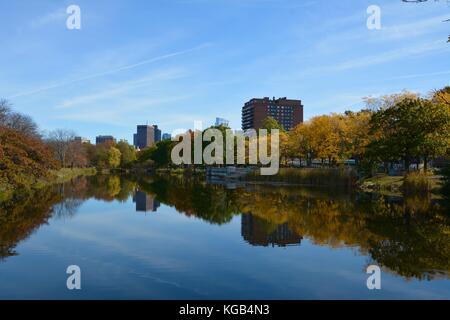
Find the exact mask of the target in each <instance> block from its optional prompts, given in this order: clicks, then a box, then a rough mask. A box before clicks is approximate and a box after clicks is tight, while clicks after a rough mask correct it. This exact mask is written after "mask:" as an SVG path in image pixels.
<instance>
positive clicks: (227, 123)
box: [216, 118, 230, 128]
mask: <svg viewBox="0 0 450 320" xmlns="http://www.w3.org/2000/svg"><path fill="white" fill-rule="evenodd" d="M218 126H224V127H228V128H229V127H230V121H228V120H227V119H224V118H216V127H218Z"/></svg>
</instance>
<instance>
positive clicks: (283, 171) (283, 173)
mask: <svg viewBox="0 0 450 320" xmlns="http://www.w3.org/2000/svg"><path fill="white" fill-rule="evenodd" d="M246 179H247V180H249V181H264V182H275V183H290V184H299V185H307V186H330V187H353V186H355V185H356V182H357V174H356V171H355V170H353V169H350V168H280V170H279V172H278V174H276V175H273V176H262V175H260V174H259V171H256V172H252V173H250V174H248V175H247V177H246Z"/></svg>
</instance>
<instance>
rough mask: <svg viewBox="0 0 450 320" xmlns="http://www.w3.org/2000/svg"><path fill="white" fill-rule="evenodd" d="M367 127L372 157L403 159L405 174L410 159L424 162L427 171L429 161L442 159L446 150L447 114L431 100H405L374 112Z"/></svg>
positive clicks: (444, 109) (446, 111) (448, 122)
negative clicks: (436, 158)
mask: <svg viewBox="0 0 450 320" xmlns="http://www.w3.org/2000/svg"><path fill="white" fill-rule="evenodd" d="M370 127H371V132H372V133H373V134H374V139H373V141H372V142H371V143H370V145H369V149H370V153H371V154H372V155H376V156H377V157H379V158H380V159H383V160H389V161H392V160H396V159H403V161H404V163H405V167H406V170H409V166H410V163H411V160H412V159H413V157H419V158H423V159H424V162H425V170H426V169H427V162H428V160H429V157H431V156H433V157H434V156H439V155H442V154H444V153H445V149H446V148H448V145H449V134H450V132H449V130H450V129H449V128H450V111H449V107H448V106H446V105H443V104H435V103H433V102H432V101H430V100H426V99H421V98H414V99H404V100H401V101H399V102H397V103H395V105H394V106H392V107H389V108H387V109H381V110H379V111H378V112H376V113H375V114H374V115H373V116H372V119H371V121H370Z"/></svg>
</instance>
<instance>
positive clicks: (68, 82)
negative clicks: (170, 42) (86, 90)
mask: <svg viewBox="0 0 450 320" xmlns="http://www.w3.org/2000/svg"><path fill="white" fill-rule="evenodd" d="M209 45H210V44H209V43H204V44H201V45H199V46H197V47H194V48H190V49H186V50H183V51H178V52H174V53H169V54H165V55H162V56H159V57H154V58H151V59H148V60H144V61H141V62H137V63H134V64H130V65H126V66H122V67H119V68H116V69H112V70H108V71H104V72H99V73H95V74H91V75H89V76H86V77H83V78H79V79H74V80H70V81H66V82H61V83H57V84H53V85H50V86H46V87H41V88H38V89H34V90H31V91H27V92H21V93H17V94H15V95H13V96H10V97H8V99H13V98H17V97H23V96H29V95H32V94H35V93H39V92H43V91H47V90H51V89H54V88H59V87H63V86H67V85H70V84H73V83H77V82H82V81H86V80H90V79H93V78H98V77H102V76H106V75H109V74H113V73H117V72H120V71H124V70H129V69H133V68H136V67H140V66H142V65H145V64H149V63H153V62H157V61H161V60H166V59H169V58H173V57H176V56H180V55H184V54H186V53H189V52H193V51H196V50H199V49H202V48H205V47H207V46H209Z"/></svg>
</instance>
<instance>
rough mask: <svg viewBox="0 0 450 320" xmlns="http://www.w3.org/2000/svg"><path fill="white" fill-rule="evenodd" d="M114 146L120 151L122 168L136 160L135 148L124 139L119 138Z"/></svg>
mask: <svg viewBox="0 0 450 320" xmlns="http://www.w3.org/2000/svg"><path fill="white" fill-rule="evenodd" d="M116 148H117V149H118V150H119V151H120V154H121V156H120V166H121V167H122V168H126V167H129V166H130V165H131V164H132V163H133V161H135V160H136V149H135V148H134V147H133V146H131V145H129V144H128V142H126V141H125V140H120V141H119V142H118V143H117V145H116Z"/></svg>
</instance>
